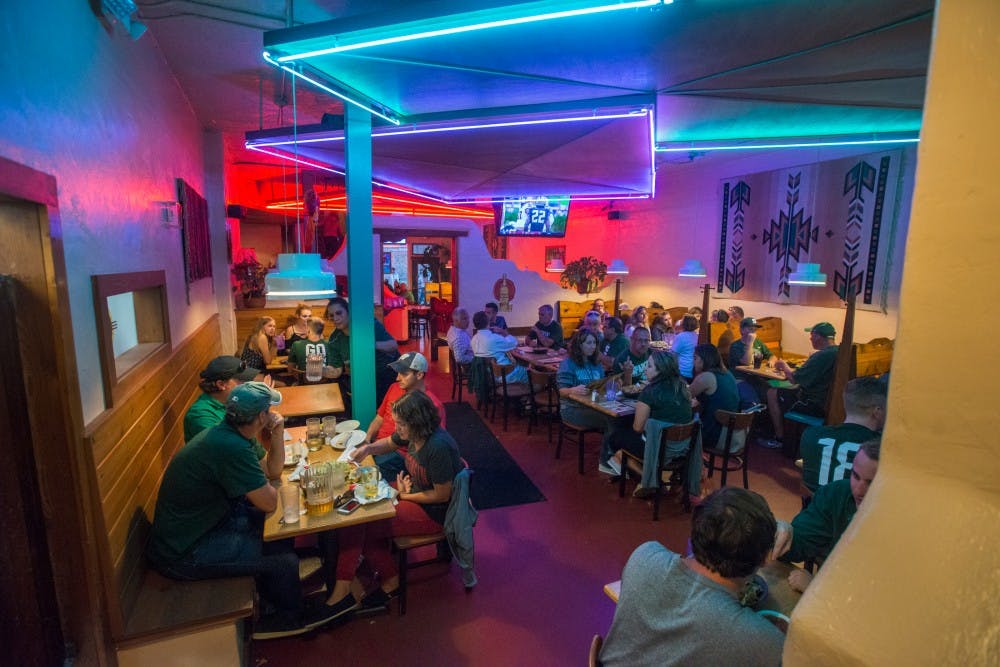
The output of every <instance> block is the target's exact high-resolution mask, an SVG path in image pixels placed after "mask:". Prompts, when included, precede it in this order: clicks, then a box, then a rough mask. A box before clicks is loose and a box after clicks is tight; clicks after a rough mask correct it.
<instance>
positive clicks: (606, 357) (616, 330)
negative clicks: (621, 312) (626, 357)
mask: <svg viewBox="0 0 1000 667" xmlns="http://www.w3.org/2000/svg"><path fill="white" fill-rule="evenodd" d="M624 331H625V326H624V325H623V324H622V321H621V320H620V319H618V318H617V317H608V318H606V319H605V320H604V341H603V342H602V343H601V345H600V347H599V348H598V349H599V350H600V352H601V365H602V366H604V370H605V371H609V370H611V367H612V366H613V365H614V363H615V359H617V358H618V357H620V356H622V355H623V354H624V353H625V351H626V350H627V349H628V338H626V337H625V334H624V333H623V332H624Z"/></svg>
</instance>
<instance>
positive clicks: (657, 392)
mask: <svg viewBox="0 0 1000 667" xmlns="http://www.w3.org/2000/svg"><path fill="white" fill-rule="evenodd" d="M639 400H640V401H642V402H643V403H645V404H646V405H648V406H649V416H650V418H652V419H659V420H660V421H664V422H670V423H671V424H687V423H688V422H689V421H691V419H692V417H693V415H692V412H691V399H690V398H688V397H687V396H685V395H684V392H683V391H681V387H680V386H679V385H678V384H677V383H674V382H666V381H664V382H651V383H650V384H648V385H646V388H645V389H643V390H642V392H641V393H640V394H639Z"/></svg>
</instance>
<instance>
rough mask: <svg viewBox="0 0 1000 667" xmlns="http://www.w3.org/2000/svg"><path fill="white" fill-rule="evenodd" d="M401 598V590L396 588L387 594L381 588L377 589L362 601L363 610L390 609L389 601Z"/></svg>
mask: <svg viewBox="0 0 1000 667" xmlns="http://www.w3.org/2000/svg"><path fill="white" fill-rule="evenodd" d="M398 596H399V589H398V588H396V589H394V590H392V591H389V592H388V593H386V592H385V591H384V590H382V589H381V588H376V589H375V590H374V591H372V592H371V593H369V594H368V595H366V596H364V597H363V598H362V599H361V608H362V609H379V608H381V607H388V606H389V601H390V600H392V599H393V598H396V597H398Z"/></svg>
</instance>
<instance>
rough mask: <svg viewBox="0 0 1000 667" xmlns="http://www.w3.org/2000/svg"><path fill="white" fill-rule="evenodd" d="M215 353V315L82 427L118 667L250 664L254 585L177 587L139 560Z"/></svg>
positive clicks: (223, 582) (242, 580)
mask: <svg viewBox="0 0 1000 667" xmlns="http://www.w3.org/2000/svg"><path fill="white" fill-rule="evenodd" d="M220 348H221V344H220V341H219V323H218V316H214V317H212V318H211V319H210V320H208V321H207V322H206V323H205V324H203V325H202V326H201V327H200V328H199V329H198V330H197V331H195V332H194V333H193V334H192V335H191V336H190V337H188V338H187V339H186V340H185V341H183V342H182V343H180V344H178V345H177V346H176V347H175V348H174V349H173V350H172V351H171V354H170V356H169V357H168V358H167V359H166V360H165V361H163V362H162V363H161V364H159V365H158V366H157V367H156V368H152V369H143V372H145V373H147V375H146V377H144V378H143V382H141V383H140V384H139V385H138V387H139V388H138V389H137V390H136V391H135V392H134V393H132V394H131V395H129V396H127V397H125V399H124V400H122V401H121V402H119V403H118V404H116V405H115V407H114V408H111V409H109V410H106V411H105V412H103V413H102V414H101V415H100V416H99V417H98V418H97V419H95V420H94V421H93V422H91V423H90V424H88V425H87V427H86V432H85V446H87V447H88V448H89V449H90V452H91V453H92V460H93V461H94V470H93V476H94V484H93V485H92V490H93V502H94V506H95V529H96V530H95V535H94V538H95V541H96V542H97V545H98V552H99V555H100V559H101V576H102V579H103V580H104V581H103V583H104V586H103V588H104V591H105V597H106V599H105V606H106V609H107V614H108V626H109V630H110V634H111V639H112V641H113V643H114V645H115V648H116V651H117V654H118V661H119V664H120V665H142V664H157V665H163V664H189V663H194V662H198V663H205V664H213V665H217V664H229V665H239V664H247V663H248V662H249V652H248V651H247V650H246V646H247V637H248V636H249V633H248V632H246V630H245V628H243V625H244V624H243V620H244V619H246V618H247V617H249V616H250V615H251V614H252V612H253V596H254V582H253V579H252V578H251V577H236V578H232V579H213V580H207V581H197V582H180V581H173V580H170V579H166V578H164V577H162V576H160V575H159V574H157V573H156V572H155V571H153V570H151V569H150V568H149V567H148V566H147V563H146V559H145V556H144V552H145V547H146V542H147V539H148V535H149V518H148V517H150V516H152V514H153V509H154V507H155V504H156V495H157V492H158V490H159V486H160V480H161V479H162V477H163V472H164V470H165V469H166V466H167V463H168V462H169V461H170V459H171V457H172V456H173V455H174V453H175V452H176V451H177V450H178V449H179V448H180V447H181V446H182V445H183V444H184V428H183V419H184V413H185V412H186V410H187V408H188V407H189V406H190V405H191V403H192V402H193V401H194V399H195V398H196V397H197V396H198V395H199V393H200V389H199V388H198V380H199V373H200V372H201V370H202V369H203V368H204V367H205V365H206V364H207V363H208V361H209V360H210V359H212V358H213V357H216V356H218V355H219V354H220Z"/></svg>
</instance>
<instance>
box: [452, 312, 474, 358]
mask: <svg viewBox="0 0 1000 667" xmlns="http://www.w3.org/2000/svg"><path fill="white" fill-rule="evenodd" d="M445 338H446V339H447V340H448V347H450V348H451V353H452V354H454V355H455V361H456V362H458V363H460V364H471V363H472V358H473V357H474V356H476V355H475V353H474V352H473V351H472V336H471V335H469V311H467V310H466V309H465V308H456V309H455V310H454V312H452V314H451V327H449V328H448V333H447V334H446V335H445Z"/></svg>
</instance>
